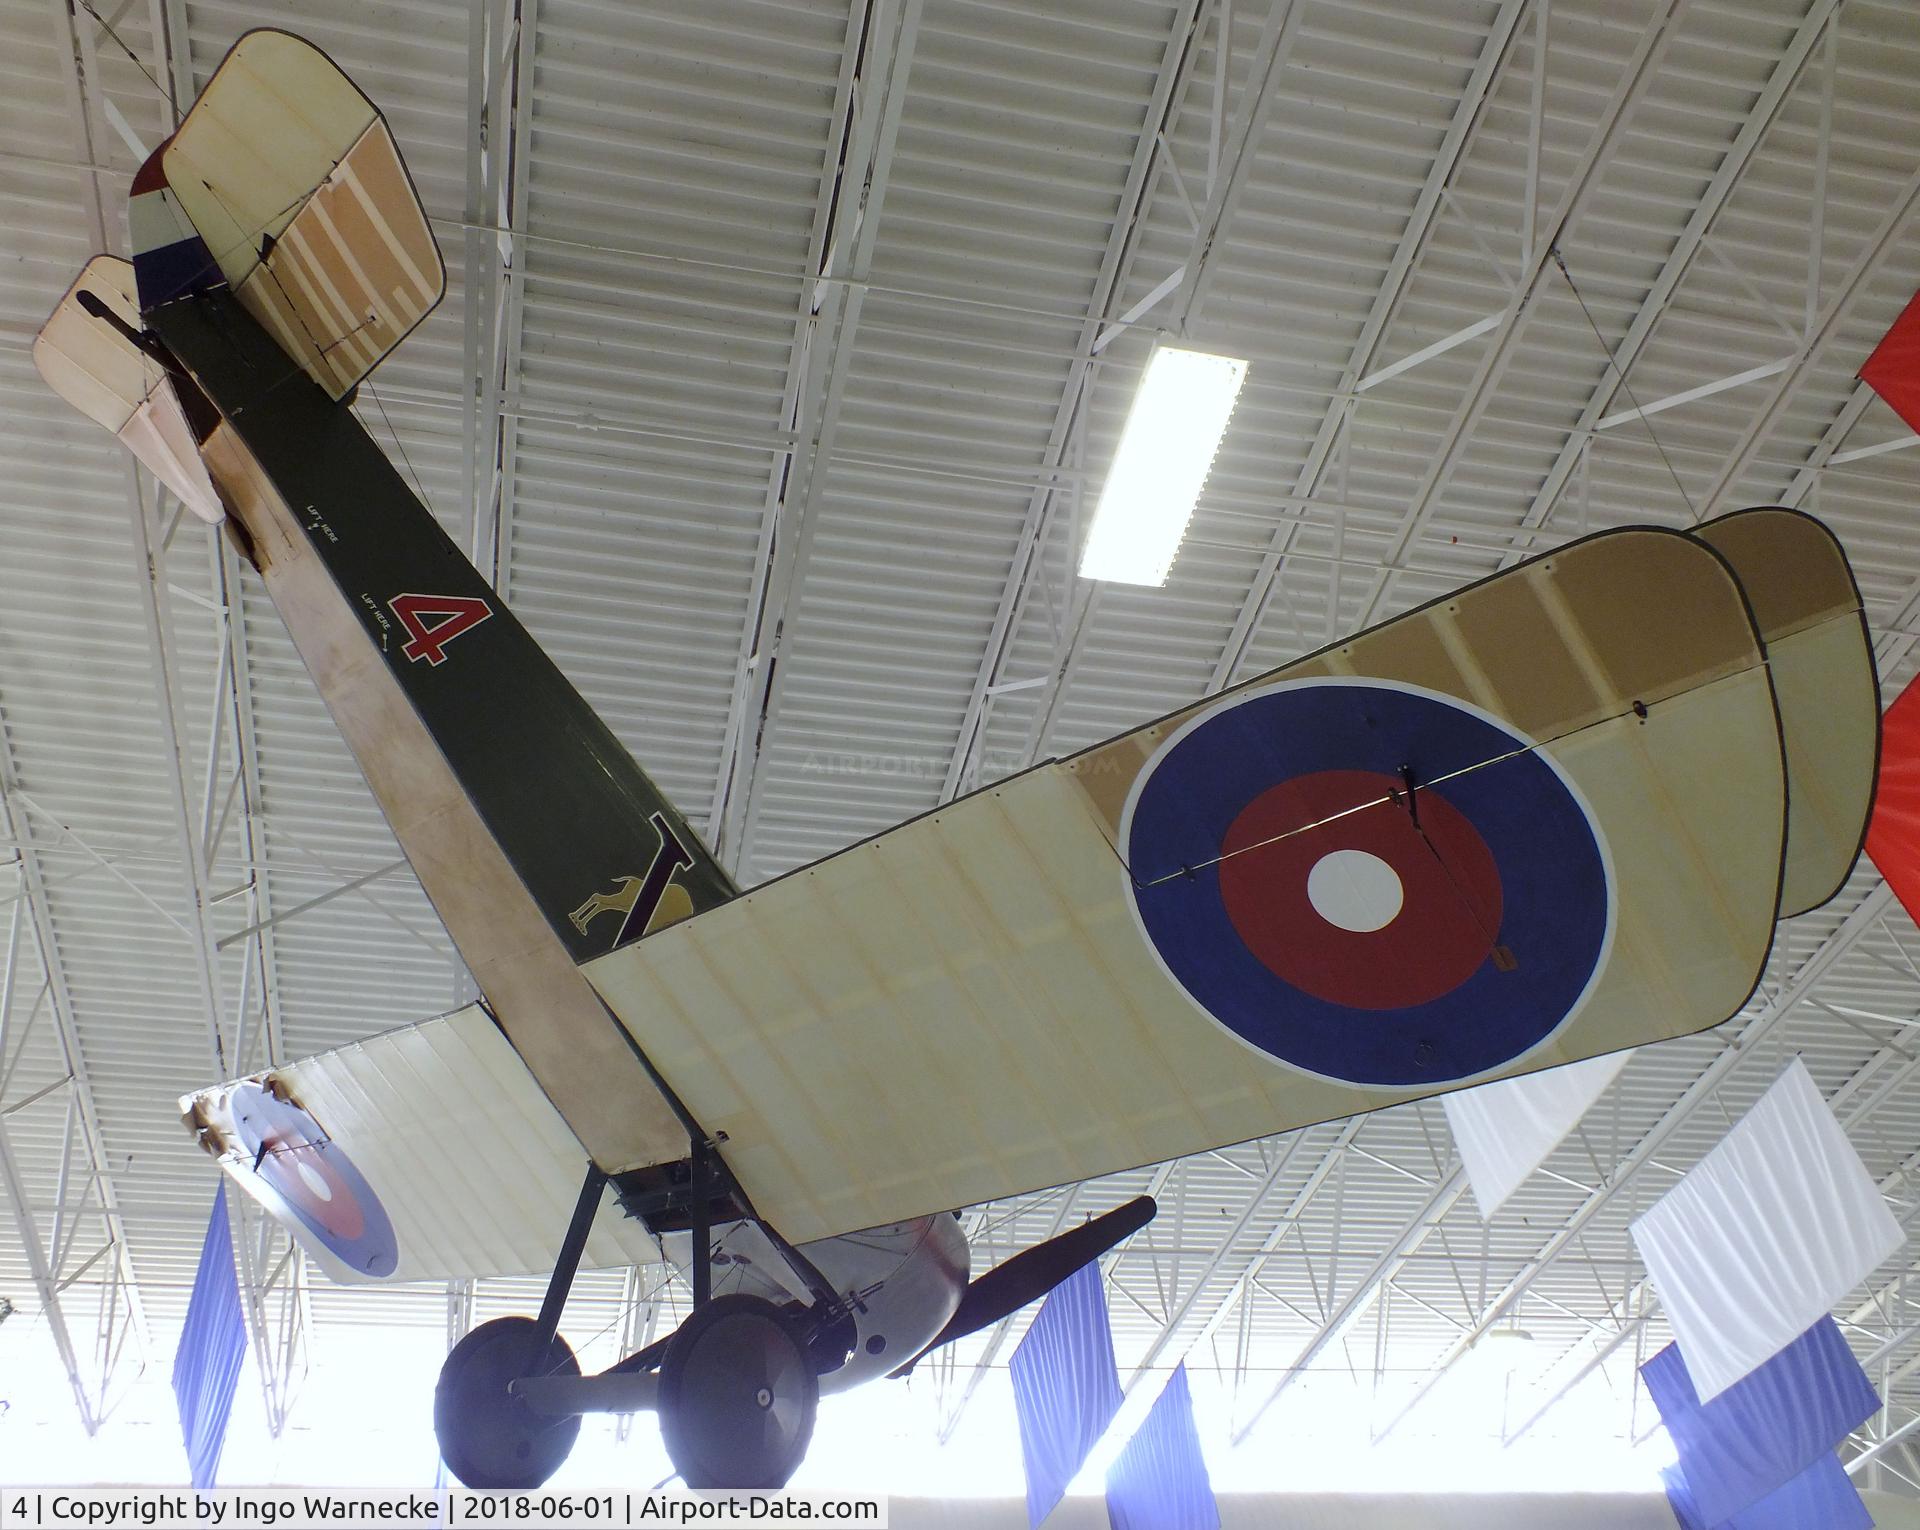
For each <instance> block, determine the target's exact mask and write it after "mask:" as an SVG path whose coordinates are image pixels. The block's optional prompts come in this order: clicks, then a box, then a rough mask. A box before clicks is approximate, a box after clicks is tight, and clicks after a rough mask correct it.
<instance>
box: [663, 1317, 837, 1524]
mask: <svg viewBox="0 0 1920 1530" xmlns="http://www.w3.org/2000/svg"><path fill="white" fill-rule="evenodd" d="M819 1406H820V1378H819V1376H818V1375H817V1374H816V1373H815V1371H814V1368H813V1359H812V1356H811V1355H809V1354H808V1352H807V1346H806V1344H805V1342H804V1341H803V1340H802V1338H801V1336H800V1334H799V1333H798V1332H797V1331H796V1329H795V1327H794V1325H793V1323H791V1322H790V1321H789V1320H788V1319H787V1317H786V1316H785V1314H783V1313H782V1312H781V1311H780V1309H779V1308H777V1307H775V1306H774V1305H773V1303H771V1302H767V1301H762V1300H761V1299H760V1298H759V1297H757V1296H747V1295H744V1294H739V1295H733V1296H717V1297H715V1298H714V1299H713V1300H712V1301H710V1302H708V1303H707V1304H706V1305H705V1306H704V1307H698V1308H695V1309H694V1312H693V1315H692V1316H691V1317H689V1318H688V1319H687V1320H686V1322H684V1323H682V1324H681V1325H680V1327H679V1329H678V1330H677V1331H676V1332H675V1333H674V1335H673V1337H672V1339H671V1340H669V1341H668V1344H667V1352H666V1354H665V1356H664V1357H662V1359H661V1362H660V1433H661V1435H662V1436H663V1437H664V1439H665V1440H666V1446H667V1456H668V1458H669V1459H670V1460H671V1461H672V1462H673V1464H674V1466H675V1467H676V1468H677V1469H678V1470H679V1473H680V1475H681V1477H682V1478H684V1479H685V1481H686V1484H687V1486H688V1487H690V1488H777V1487H785V1486H786V1485H787V1479H788V1478H789V1477H791V1476H792V1475H793V1474H794V1472H795V1470H796V1469H798V1467H799V1465H800V1462H801V1460H802V1459H803V1458H804V1457H805V1456H806V1453H807V1443H808V1441H810V1440H811V1439H812V1438H813V1416H814V1413H815V1412H816V1411H817V1410H818V1408H819Z"/></svg>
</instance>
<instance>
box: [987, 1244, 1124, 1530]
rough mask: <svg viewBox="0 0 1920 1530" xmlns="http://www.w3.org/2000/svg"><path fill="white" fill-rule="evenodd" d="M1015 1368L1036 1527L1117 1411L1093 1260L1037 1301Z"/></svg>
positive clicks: (1115, 1379) (1102, 1297) (1103, 1295)
mask: <svg viewBox="0 0 1920 1530" xmlns="http://www.w3.org/2000/svg"><path fill="white" fill-rule="evenodd" d="M1012 1370H1013V1400H1014V1404H1015V1406H1016V1408H1017V1409H1018V1411H1019V1415H1020V1454H1021V1456H1022V1457H1023V1458H1024V1460H1025V1463H1026V1469H1027V1523H1028V1524H1029V1525H1030V1526H1034V1527H1037V1526H1038V1525H1039V1523H1040V1521H1041V1520H1043V1519H1045V1518H1046V1517H1047V1516H1048V1515H1049V1514H1051V1513H1052V1512H1053V1506H1054V1505H1055V1504H1057V1503H1058V1502H1059V1501H1060V1499H1061V1497H1062V1495H1064V1494H1065V1492H1066V1491H1067V1484H1068V1483H1069V1482H1071V1481H1073V1478H1074V1474H1075V1473H1077V1472H1078V1471H1079V1470H1080V1468H1081V1467H1082V1466H1083V1465H1085V1464H1086V1459H1087V1452H1089V1451H1090V1450H1092V1449H1093V1447H1094V1445H1095V1444H1096V1443H1097V1442H1098V1440H1099V1439H1100V1436H1101V1435H1103V1434H1105V1433H1106V1430H1107V1425H1108V1424H1110V1423H1111V1422H1113V1415H1114V1414H1115V1413H1117V1412H1118V1411H1119V1409H1120V1371H1119V1368H1118V1367H1117V1366H1116V1365H1115V1364H1114V1361H1113V1329H1112V1328H1111V1327H1110V1326H1109V1325H1108V1322H1107V1291H1106V1287H1105V1285H1103V1284H1102V1282H1101V1279H1100V1264H1099V1261H1098V1260H1096V1261H1094V1262H1093V1263H1092V1264H1087V1265H1082V1266H1081V1267H1080V1268H1079V1269H1078V1270H1075V1271H1074V1272H1073V1274H1071V1275H1069V1276H1068V1277H1067V1278H1066V1279H1065V1280H1063V1281H1061V1282H1060V1284H1059V1285H1057V1286H1055V1287H1054V1288H1053V1290H1052V1292H1051V1293H1050V1294H1049V1295H1048V1297H1047V1299H1046V1301H1044V1302H1043V1303H1041V1306H1040V1313H1039V1316H1037V1317H1036V1318H1034V1320H1033V1326H1032V1327H1031V1328H1029V1329H1028V1330H1027V1336H1026V1337H1025V1338H1024V1339H1022V1340H1021V1341H1020V1347H1019V1348H1018V1349H1016V1350H1015V1351H1014V1352H1013V1365H1012Z"/></svg>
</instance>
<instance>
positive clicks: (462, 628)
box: [387, 595, 493, 664]
mask: <svg viewBox="0 0 1920 1530" xmlns="http://www.w3.org/2000/svg"><path fill="white" fill-rule="evenodd" d="M387 604H388V605H389V606H391V607H392V608H393V614H394V615H395V616H397V617H399V618H400V625H401V626H403V627H405V628H406V629H407V640H406V642H404V643H403V644H401V645H400V651H401V652H402V653H403V654H405V655H406V656H407V657H408V658H409V659H412V660H415V661H418V660H420V659H425V660H426V661H427V662H428V663H429V664H442V663H445V662H446V657H447V652H446V649H447V644H449V643H451V642H452V641H453V640H454V639H455V638H457V637H458V636H460V634H461V633H463V632H467V631H470V630H471V629H473V628H475V627H477V626H479V625H480V623H482V622H483V621H485V620H486V619H487V618H488V617H489V616H491V615H493V607H492V606H490V605H488V604H487V603H486V602H485V601H484V600H482V599H481V598H480V597H479V596H477V595H396V596H394V597H393V599H391V600H389V601H388V602H387ZM429 617H434V618H438V619H437V620H435V621H434V623H433V625H432V626H428V625H427V619H428V618H429Z"/></svg>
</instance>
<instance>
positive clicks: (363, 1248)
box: [227, 1082, 400, 1278]
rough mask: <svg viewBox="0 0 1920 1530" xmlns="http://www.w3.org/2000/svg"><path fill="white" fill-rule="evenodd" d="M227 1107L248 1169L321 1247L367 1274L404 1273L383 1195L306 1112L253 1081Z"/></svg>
mask: <svg viewBox="0 0 1920 1530" xmlns="http://www.w3.org/2000/svg"><path fill="white" fill-rule="evenodd" d="M227 1103H228V1108H229V1109H230V1110H231V1111H232V1113H233V1121H234V1126H235V1137H236V1140H237V1145H238V1146H239V1148H240V1149H241V1151H243V1152H244V1153H245V1154H246V1156H247V1162H248V1166H249V1167H250V1168H252V1169H253V1170H254V1171H255V1172H257V1173H258V1174H259V1175H260V1177H261V1179H263V1180H264V1181H265V1182H266V1183H267V1185H268V1186H269V1187H270V1188H271V1189H272V1190H273V1191H274V1192H275V1194H276V1195H277V1196H278V1197H279V1198H280V1200H281V1201H283V1202H284V1203H285V1205H286V1207H287V1209H288V1210H289V1211H290V1212H291V1213H292V1215H293V1216H294V1217H295V1218H297V1219H298V1220H299V1222H300V1225H301V1226H302V1227H304V1228H306V1230H307V1231H308V1232H309V1233H311V1234H312V1235H313V1237H314V1238H315V1239H317V1240H318V1241H319V1243H320V1245H321V1247H323V1248H324V1249H325V1250H326V1251H327V1252H328V1253H330V1254H332V1255H333V1256H334V1257H335V1258H336V1259H338V1260H340V1261H341V1263H343V1264H345V1265H347V1266H348V1267H349V1268H351V1269H353V1270H356V1271H358V1272H360V1273H361V1274H364V1275H370V1276H374V1277H376V1278H379V1277H384V1276H388V1275H391V1274H393V1272H394V1271H395V1270H396V1269H398V1268H399V1265H400V1246H399V1242H398V1240H397V1239H396V1238H395V1236H394V1231H393V1221H392V1219H391V1218H390V1217H388V1215H387V1212H386V1208H385V1207H384V1206H382V1205H381V1204H380V1197H379V1196H378V1195H376V1194H374V1190H373V1186H371V1185H370V1184H368V1183H367V1179H366V1176H365V1175H363V1174H362V1173H361V1172H360V1170H359V1169H358V1168H356V1167H355V1166H354V1162H353V1160H352V1159H351V1158H350V1157H349V1156H348V1155H347V1150H346V1149H345V1148H343V1147H341V1146H340V1144H339V1143H337V1142H334V1141H332V1140H331V1139H330V1138H329V1137H328V1136H327V1134H326V1133H325V1132H324V1131H323V1130H322V1129H321V1127H320V1124H319V1122H317V1121H315V1120H314V1118H313V1116H312V1115H311V1114H310V1113H309V1112H308V1111H306V1110H305V1109H304V1108H302V1107H301V1106H299V1105H296V1104H295V1103H294V1102H293V1101H291V1100H285V1099H281V1098H280V1097H279V1096H278V1095H276V1094H274V1093H272V1092H271V1091H270V1090H268V1089H266V1088H264V1087H262V1086H261V1085H259V1084H256V1083H252V1082H248V1083H244V1084H241V1085H239V1086H237V1087H236V1088H235V1089H234V1091H233V1093H232V1095H231V1096H229V1098H228V1102H227Z"/></svg>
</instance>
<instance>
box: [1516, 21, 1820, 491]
mask: <svg viewBox="0 0 1920 1530" xmlns="http://www.w3.org/2000/svg"><path fill="white" fill-rule="evenodd" d="M1838 8H1839V0H1814V4H1813V5H1812V6H1810V7H1809V8H1808V11H1807V14H1806V15H1805V16H1804V17H1803V18H1802V19H1801V22H1800V25H1799V27H1798V29H1797V30H1796V31H1795V32H1794V35H1793V40H1792V41H1791V42H1790V43H1788V45H1787V49H1786V52H1785V53H1784V54H1782V55H1781V59H1780V62H1779V63H1778V64H1776V65H1775V66H1774V69H1773V73H1772V74H1770V75H1769V76H1768V77H1767V83H1766V86H1765V87H1764V88H1763V89H1762V90H1761V92H1760V95H1759V98H1758V99H1757V100H1756V101H1755V102H1754V104H1753V109H1752V110H1751V111H1750V112H1749V113H1748V114H1747V120H1746V121H1745V122H1744V123H1743V124H1742V125H1741V128H1740V131H1739V132H1738V133H1737V134H1735V135H1734V140H1733V143H1732V144H1731V145H1730V146H1729V147H1728V149H1727V152H1726V155H1725V156H1724V157H1723V158H1722V159H1721V161H1720V164H1719V165H1718V167H1717V168H1716V169H1715V170H1714V173H1713V179H1712V180H1711V181H1709V182H1708V183H1707V189H1706V191H1705V193H1704V194H1703V195H1702V196H1701V198H1700V201H1699V203H1698V205H1697V206H1695V208H1694V210H1693V214H1692V216H1691V217H1689V218H1688V219H1687V226H1686V228H1685V229H1684V230H1683V231H1682V232H1681V235H1680V239H1679V241H1678V242H1677V243H1676V244H1675V245H1674V247H1673V249H1672V251H1671V252H1670V253H1669V254H1668V256H1667V259H1666V263H1665V264H1664V265H1663V266H1662V267H1661V268H1660V274H1659V275H1658V276H1657V277H1655V278H1654V282H1653V285H1652V286H1651V287H1649V288H1648V289H1647V293H1646V296H1645V297H1644V298H1643V299H1642V300H1641V302H1640V307H1639V311H1638V312H1637V313H1635V315H1634V317H1633V322H1632V323H1631V324H1630V325H1628V327H1627V332H1626V334H1625V335H1624V336H1623V337H1622V338H1621V341H1620V343H1619V345H1618V346H1616V347H1615V348H1614V351H1613V353H1612V357H1611V362H1610V364H1609V365H1608V366H1607V368H1606V369H1605V370H1604V371H1603V372H1602V373H1601V376H1600V381H1599V383H1598V384H1597V385H1596V386H1595V388H1594V390H1593V393H1592V396H1591V397H1589V398H1588V400H1587V403H1586V407H1585V408H1583V409H1582V410H1581V411H1580V418H1579V419H1578V421H1576V422H1575V424H1574V427H1573V430H1572V432H1571V433H1570V434H1569V435H1568V436H1567V440H1566V443H1565V445H1563V446H1562V447H1561V448H1560V454H1559V456H1557V457H1556V458H1555V459H1554V462H1553V466H1552V467H1551V468H1549V469H1548V470H1547V476H1546V480H1545V482H1544V483H1542V484H1541V486H1540V491H1539V492H1538V493H1537V494H1536V495H1534V498H1533V503H1532V504H1531V505H1529V506H1528V508H1527V512H1526V514H1525V515H1524V516H1522V517H1521V519H1520V524H1521V526H1522V527H1523V528H1526V529H1531V528H1534V527H1538V526H1543V525H1545V524H1546V522H1547V519H1548V517H1549V516H1551V515H1552V514H1553V510H1554V506H1555V505H1557V504H1558V503H1559V501H1560V497H1561V495H1562V494H1563V493H1564V492H1565V490H1566V487H1567V484H1568V483H1569V482H1570V481H1571V479H1572V478H1573V474H1574V470H1575V469H1576V468H1578V467H1579V465H1580V462H1581V460H1582V456H1583V453H1584V452H1585V451H1586V449H1587V447H1588V445H1589V443H1590V442H1591V440H1592V436H1593V432H1594V431H1596V430H1599V429H1602V428H1604V422H1605V421H1606V419H1607V417H1608V410H1609V409H1610V408H1611V407H1612V405H1613V402H1614V399H1615V397H1616V395H1617V394H1618V392H1619V389H1620V386H1621V379H1622V378H1624V377H1625V376H1626V375H1627V373H1629V372H1631V371H1632V370H1633V364H1634V362H1636V361H1637V360H1639V358H1640V356H1641V354H1642V352H1643V351H1644V350H1645V349H1646V345H1647V342H1648V340H1649V339H1650V338H1651V336H1652V334H1653V330H1654V326H1655V325H1656V324H1658V323H1659V321H1660V316H1661V315H1662V314H1663V313H1665V312H1666V311H1667V306H1668V304H1669V303H1671V302H1672V300H1673V295H1674V293H1675V291H1676V290H1677V289H1678V288H1679V286H1680V283H1681V281H1682V279H1683V278H1684V277H1685V276H1686V274H1687V273H1688V272H1689V271H1690V270H1692V269H1693V262H1694V257H1695V256H1696V255H1698V254H1699V253H1700V250H1701V248H1702V246H1703V241H1705V239H1706V237H1707V235H1708V233H1709V232H1710V231H1711V230H1712V228H1713V225H1714V223H1715V221H1716V220H1717V219H1718V218H1719V216H1720V213H1721V210H1722V209H1723V208H1724V207H1725V206H1726V205H1727V199H1728V197H1730V196H1731V195H1732V194H1733V188H1734V186H1735V185H1736V184H1737V183H1738V182H1739V179H1740V177H1741V175H1742V174H1743V173H1744V172H1745V170H1746V168H1747V164H1748V162H1749V161H1750V160H1751V159H1752V158H1753V155H1754V151H1755V150H1756V149H1758V148H1759V146H1760V143H1761V141H1762V140H1763V139H1764V138H1765V137H1766V135H1767V132H1768V130H1769V129H1770V128H1771V127H1772V126H1773V122H1774V119H1775V117H1777V116H1778V115H1779V113H1780V108H1781V107H1782V106H1783V105H1784V104H1785V103H1786V100H1787V97H1788V96H1789V95H1791V94H1792V92H1793V86H1794V83H1795V81H1797V80H1798V79H1799V78H1800V72H1801V70H1802V69H1803V68H1804V67H1805V65H1806V61H1807V59H1808V57H1809V56H1810V55H1811V54H1812V52H1813V48H1814V44H1815V43H1817V42H1818V41H1819V40H1820V37H1821V34H1822V33H1823V32H1828V31H1829V23H1830V22H1832V21H1833V16H1834V12H1835V11H1836V10H1838ZM1837 24H1838V23H1834V25H1837ZM1783 370H1784V368H1783ZM1643 412H1644V411H1643Z"/></svg>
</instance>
